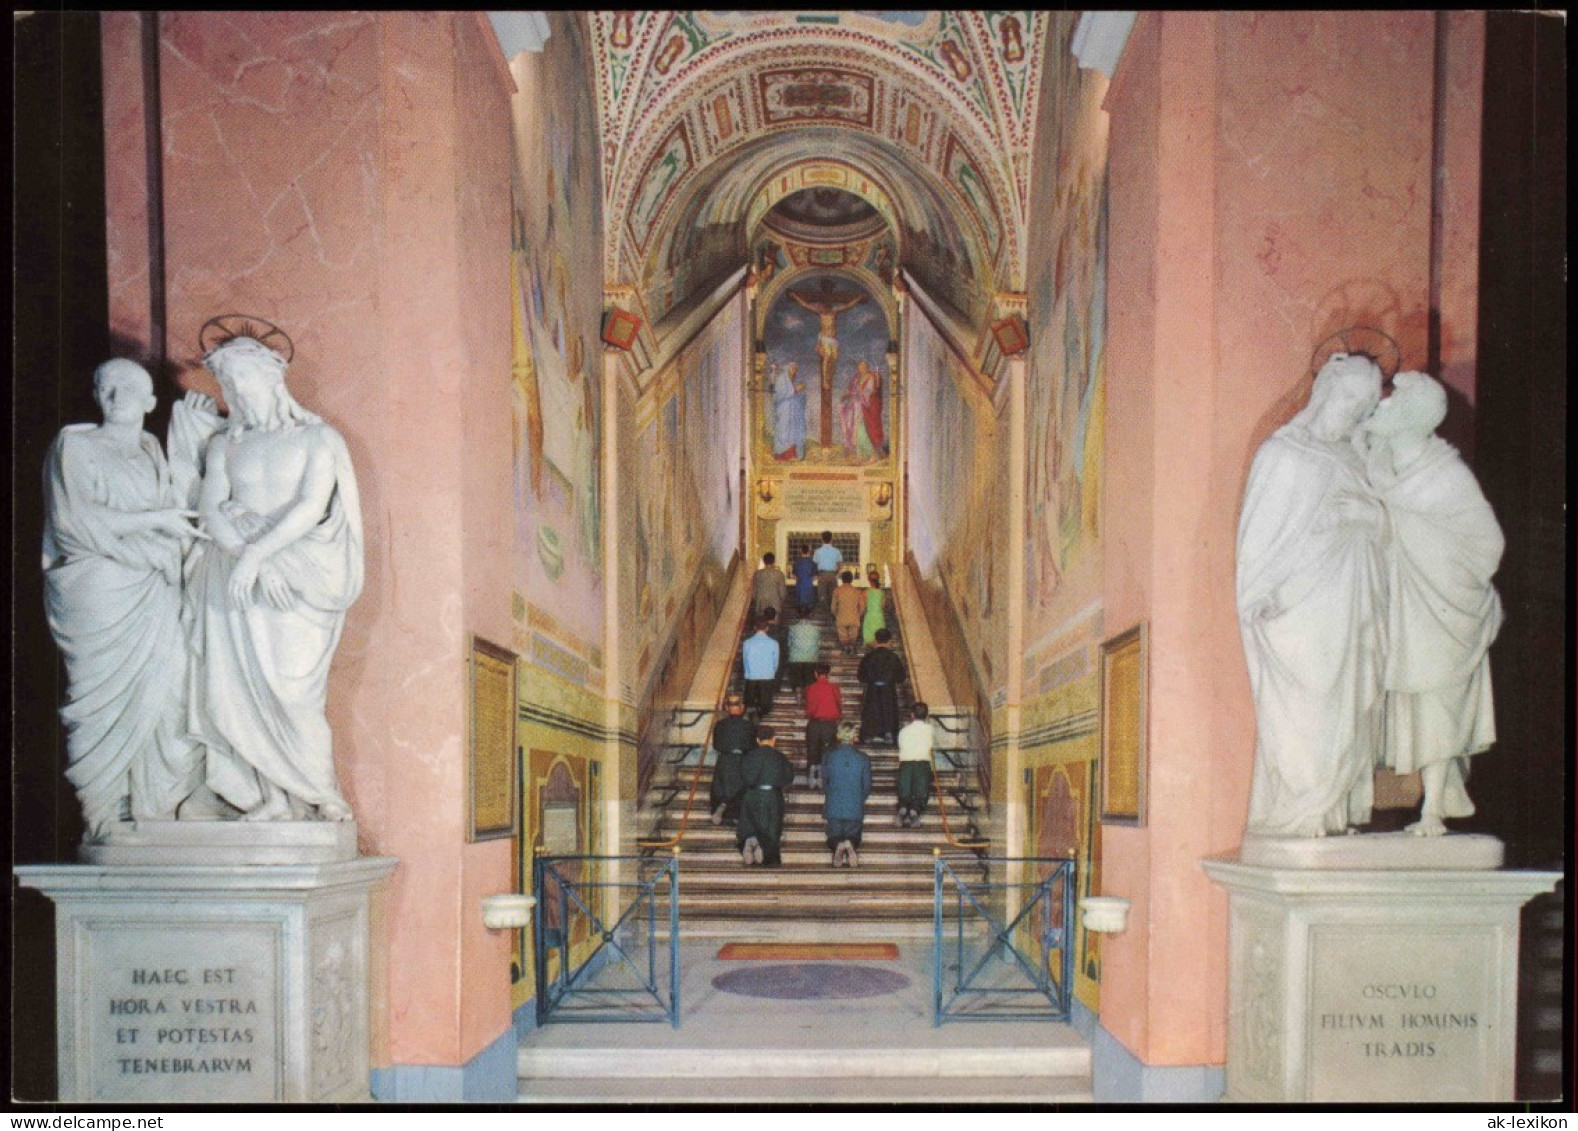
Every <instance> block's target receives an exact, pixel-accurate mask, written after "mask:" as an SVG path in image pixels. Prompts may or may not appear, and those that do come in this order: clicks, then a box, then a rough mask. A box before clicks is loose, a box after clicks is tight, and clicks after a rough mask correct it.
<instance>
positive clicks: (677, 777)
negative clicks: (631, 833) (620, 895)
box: [636, 707, 718, 852]
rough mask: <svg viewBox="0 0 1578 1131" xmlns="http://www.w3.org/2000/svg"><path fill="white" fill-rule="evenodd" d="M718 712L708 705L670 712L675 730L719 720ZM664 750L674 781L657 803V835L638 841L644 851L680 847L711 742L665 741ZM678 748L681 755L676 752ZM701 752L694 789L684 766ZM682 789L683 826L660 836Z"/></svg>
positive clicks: (694, 772) (694, 773) (654, 824)
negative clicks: (688, 783)
mask: <svg viewBox="0 0 1578 1131" xmlns="http://www.w3.org/2000/svg"><path fill="white" fill-rule="evenodd" d="M682 715H688V716H689V717H688V718H681V716H682ZM717 715H718V712H717V710H716V709H713V710H708V709H706V708H704V707H691V708H684V707H675V708H674V709H673V710H672V711H670V712H669V719H668V726H669V727H670V728H671V729H672V728H674V727H684V728H689V727H693V726H695V725H696V724H697V723H699V722H701V721H702V720H703V719H706V718H709V717H711V718H714V719H716V718H717ZM707 733H708V735H709V736H710V735H711V733H712V728H711V727H710V726H709V727H708V728H707ZM663 749H664V750H667V751H669V752H670V755H669V757H668V758H667V759H665V761H666V763H667V764H668V765H669V766H672V767H673V768H674V782H673V784H672V785H670V786H669V787H668V795H667V796H666V797H664V798H663V800H662V801H660V802H658V803H657V804H656V805H655V806H654V809H655V810H656V817H655V819H654V820H653V822H652V830H653V835H652V836H650V837H642V838H641V839H639V840H637V841H636V846H637V847H638V848H640V849H641V850H642V851H643V852H652V851H655V850H659V849H664V848H677V847H678V846H679V843H680V841H682V840H684V839H685V833H686V832H687V831H688V830H689V828H690V814H691V811H692V810H693V809H694V808H695V805H696V795H697V793H699V792H700V789H701V772H702V770H704V769H706V766H707V755H708V753H709V752H710V750H711V743H710V741H709V740H708V739H703V740H702V741H701V742H699V743H696V742H665V743H664V744H663ZM674 751H678V754H677V756H676V755H675V754H674V753H673V752H674ZM698 752H699V754H700V757H698V758H697V759H696V762H695V769H694V770H692V771H691V775H690V788H689V789H688V790H687V789H686V788H685V784H684V771H683V767H684V765H685V762H686V759H688V758H689V757H690V756H691V755H692V754H696V753H698ZM653 788H654V789H656V788H658V787H657V786H655V785H654V786H653ZM682 791H683V792H684V793H685V807H684V808H683V809H682V810H681V811H680V815H679V828H678V829H676V830H675V832H674V835H673V836H671V837H666V838H663V837H659V836H658V835H657V830H658V829H660V828H662V827H663V822H664V821H666V820H667V819H668V811H669V808H670V807H671V806H672V805H673V803H674V801H675V800H676V799H677V798H678V796H679V794H680V793H681V792H682Z"/></svg>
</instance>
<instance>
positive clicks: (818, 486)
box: [783, 476, 866, 522]
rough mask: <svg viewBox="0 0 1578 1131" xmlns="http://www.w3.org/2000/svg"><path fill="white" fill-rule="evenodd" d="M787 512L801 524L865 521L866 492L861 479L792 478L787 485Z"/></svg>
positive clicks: (785, 497)
mask: <svg viewBox="0 0 1578 1131" xmlns="http://www.w3.org/2000/svg"><path fill="white" fill-rule="evenodd" d="M783 512H784V514H786V515H787V516H789V517H790V518H791V519H794V520H796V521H798V522H863V521H865V519H866V492H865V488H864V487H863V485H862V483H861V481H860V479H859V478H858V477H855V476H851V477H849V478H848V479H833V478H831V477H829V478H827V479H809V478H800V477H791V478H790V479H788V480H787V481H785V483H784V489H783Z"/></svg>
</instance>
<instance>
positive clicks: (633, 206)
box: [589, 11, 1049, 317]
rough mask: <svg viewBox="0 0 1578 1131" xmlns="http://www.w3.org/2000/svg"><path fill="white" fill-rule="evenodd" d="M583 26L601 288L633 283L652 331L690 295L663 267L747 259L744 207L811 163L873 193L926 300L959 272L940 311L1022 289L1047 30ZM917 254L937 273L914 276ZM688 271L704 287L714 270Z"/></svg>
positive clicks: (684, 21) (955, 15)
mask: <svg viewBox="0 0 1578 1131" xmlns="http://www.w3.org/2000/svg"><path fill="white" fill-rule="evenodd" d="M589 25H590V31H591V35H590V41H591V46H592V57H593V66H594V71H595V80H596V85H597V91H598V107H597V110H598V115H599V120H600V123H601V127H602V131H601V132H602V137H603V139H604V154H603V156H604V160H603V173H604V185H603V188H604V205H605V216H606V218H607V225H606V229H605V230H606V239H605V244H604V271H605V276H606V277H607V278H608V279H609V281H610V282H614V283H621V282H623V283H635V284H636V285H637V286H639V287H640V288H641V290H642V291H643V293H644V297H645V298H647V299H648V302H649V309H650V308H656V309H651V313H652V314H653V315H654V316H655V317H661V311H662V310H663V309H667V308H668V307H670V306H672V305H675V304H678V303H680V302H682V301H683V300H684V297H685V295H684V294H683V293H681V292H683V291H684V290H685V281H684V280H680V281H678V283H679V285H677V286H676V285H675V282H674V281H667V280H662V279H660V278H659V276H661V275H663V274H666V273H667V272H668V270H669V269H670V265H672V264H676V263H682V262H689V261H690V260H691V259H692V258H693V252H695V253H702V254H703V255H704V257H706V256H712V255H724V254H727V255H734V256H736V257H737V258H736V260H735V262H741V261H743V259H744V258H745V257H746V255H748V254H749V249H748V247H747V243H748V241H749V240H750V239H751V238H752V234H753V230H754V229H755V227H756V226H757V224H756V221H757V220H758V219H759V214H758V215H757V216H753V217H751V219H750V222H749V223H747V217H746V210H747V208H750V207H752V206H753V204H754V203H755V202H756V200H757V198H758V196H759V194H760V193H761V191H762V189H763V187H764V186H765V185H766V184H767V183H768V181H769V179H770V178H773V177H777V176H780V175H781V174H783V173H784V171H785V170H787V169H790V168H792V167H794V166H796V165H798V164H804V163H806V162H807V161H810V160H813V159H815V158H819V157H820V158H824V159H825V158H829V157H837V158H839V159H840V160H842V161H844V162H847V163H848V164H849V165H851V166H852V167H853V169H854V170H855V173H856V175H863V176H865V177H869V178H870V179H871V180H873V181H874V182H876V183H877V186H878V187H879V188H880V192H881V195H882V197H883V198H885V199H886V200H888V201H891V207H892V210H893V212H894V213H895V215H893V216H891V217H890V220H892V221H894V224H893V226H894V227H895V229H897V231H898V233H899V235H900V241H899V244H900V246H899V254H900V256H901V258H902V260H903V263H904V266H905V267H906V268H909V269H911V270H912V271H914V272H915V273H916V277H917V279H918V280H920V281H921V282H922V283H923V285H924V283H925V282H926V278H925V277H926V276H937V275H940V274H942V273H943V272H944V270H946V268H944V266H943V264H944V263H945V262H946V261H947V260H948V258H949V257H951V258H952V261H953V262H952V267H951V273H952V275H953V276H954V278H953V279H951V280H950V281H949V282H948V283H947V284H946V285H943V286H941V287H940V288H939V289H941V290H943V291H944V292H947V293H944V294H942V295H940V296H939V297H942V298H943V299H944V300H945V301H948V302H949V303H950V305H952V306H954V307H955V308H956V309H957V310H958V311H959V312H960V313H961V314H963V315H965V316H966V317H972V316H973V315H975V314H976V313H977V312H978V311H979V310H980V309H984V307H985V305H986V304H987V301H988V300H989V298H990V295H991V293H992V292H994V291H996V290H1020V289H1023V278H1022V276H1023V273H1024V254H1025V247H1026V242H1027V241H1026V239H1025V232H1024V228H1025V200H1026V189H1027V184H1028V174H1029V167H1028V155H1029V151H1030V141H1031V138H1030V133H1031V132H1032V128H1033V115H1034V108H1035V106H1036V94H1037V86H1038V83H1039V80H1040V68H1041V62H1042V59H1043V57H1044V53H1045V39H1046V35H1047V31H1048V26H1049V17H1048V16H1046V15H1045V14H1044V13H1041V12H1037V11H1022V12H1008V11H1004V12H976V11H968V12H952V11H949V12H941V11H928V12H921V11H855V12H760V11H686V12H628V11H627V12H594V13H591V14H590V16H589ZM859 195H862V196H864V194H859ZM864 199H866V200H867V202H868V203H873V204H874V203H875V202H874V201H873V198H872V197H871V196H864ZM939 221H940V222H941V224H942V226H944V227H945V228H946V229H947V230H938V224H939ZM731 225H732V226H734V227H735V229H736V234H735V235H734V236H732V237H728V238H726V237H725V235H724V234H723V230H724V229H727V228H728V227H729V226H731ZM720 226H721V227H720ZM910 234H918V235H920V237H921V238H919V239H917V240H909V239H907V238H905V237H906V236H907V235H910ZM731 239H732V247H731V246H730V244H731ZM698 242H699V245H705V246H694V247H693V246H692V245H693V244H698ZM912 249H914V251H915V252H916V253H919V252H921V251H923V250H935V251H937V252H938V256H937V263H936V264H935V265H932V264H926V265H919V264H912V262H911V254H912ZM917 266H919V267H920V270H916V267H917ZM928 268H929V269H928ZM688 273H689V274H691V275H693V276H694V278H693V279H692V280H690V281H691V282H693V283H697V284H699V283H700V282H701V281H702V280H703V279H706V278H711V277H712V276H714V275H715V274H716V270H714V268H713V266H712V265H710V264H706V265H700V267H699V269H696V270H692V271H690V272H688ZM960 277H963V278H964V279H966V280H967V281H966V282H965V283H964V284H962V285H961V283H960V282H959V278H960ZM654 286H660V287H662V288H663V289H664V290H665V291H666V292H667V293H666V295H665V296H663V297H662V298H661V299H659V296H657V295H656V294H655V293H654V292H653V288H654ZM966 288H968V289H971V290H972V291H973V293H972V294H969V295H966V294H964V293H962V292H963V291H964V290H965V289H966ZM653 299H659V300H658V301H656V302H652V301H651V300H653Z"/></svg>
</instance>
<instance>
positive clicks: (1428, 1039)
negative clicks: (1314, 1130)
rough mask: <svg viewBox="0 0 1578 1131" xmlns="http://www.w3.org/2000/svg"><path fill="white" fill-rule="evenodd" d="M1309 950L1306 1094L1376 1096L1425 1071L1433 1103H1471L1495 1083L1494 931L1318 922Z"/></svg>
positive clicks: (1498, 1037) (1384, 1096) (1504, 1038)
mask: <svg viewBox="0 0 1578 1131" xmlns="http://www.w3.org/2000/svg"><path fill="white" fill-rule="evenodd" d="M1311 955H1312V957H1313V959H1314V964H1313V977H1312V978H1311V980H1310V1003H1311V1005H1310V1010H1311V1018H1310V1020H1311V1025H1310V1050H1309V1055H1310V1091H1311V1093H1312V1094H1313V1095H1317V1096H1339V1095H1340V1096H1342V1097H1344V1098H1345V1099H1351V1100H1354V1101H1376V1102H1385V1101H1387V1100H1391V1099H1394V1098H1396V1097H1398V1096H1401V1095H1406V1094H1410V1093H1412V1092H1413V1091H1415V1090H1416V1088H1417V1082H1418V1081H1419V1080H1420V1079H1421V1077H1429V1078H1431V1079H1433V1080H1434V1081H1435V1082H1434V1084H1433V1087H1434V1088H1436V1089H1438V1090H1437V1092H1436V1094H1435V1097H1434V1098H1436V1099H1438V1100H1440V1101H1441V1102H1442V1103H1473V1102H1475V1101H1477V1100H1484V1099H1485V1098H1486V1097H1488V1096H1491V1095H1493V1094H1494V1093H1495V1092H1496V1090H1497V1089H1498V1088H1499V1086H1500V1081H1499V1080H1497V1078H1496V1068H1497V1065H1498V1050H1499V1049H1500V1048H1501V1046H1503V1045H1506V1046H1508V1047H1510V1046H1511V1044H1512V1041H1513V1038H1514V1036H1515V1034H1514V1033H1513V1032H1502V1031H1501V1015H1502V1013H1504V1010H1502V1009H1499V1008H1495V1006H1496V1005H1498V1004H1499V1003H1498V995H1499V994H1500V990H1501V986H1500V980H1499V975H1498V973H1497V970H1498V966H1499V963H1500V960H1501V959H1502V957H1503V956H1502V955H1501V953H1500V947H1499V946H1497V945H1496V939H1495V938H1494V937H1487V936H1486V934H1485V932H1483V931H1473V930H1463V929H1461V928H1459V929H1451V928H1443V929H1441V930H1438V931H1433V932H1431V933H1430V935H1429V937H1421V935H1420V932H1419V931H1418V930H1416V929H1402V930H1393V929H1387V928H1385V927H1372V928H1370V929H1369V930H1367V931H1365V932H1364V933H1363V934H1362V935H1360V936H1357V937H1356V936H1355V935H1354V933H1353V931H1352V930H1351V929H1341V928H1336V927H1318V928H1316V929H1315V930H1314V931H1313V932H1312V938H1311ZM1512 957H1513V960H1514V961H1516V953H1514V955H1513V956H1512ZM1487 1004H1489V1005H1491V1006H1492V1008H1491V1009H1489V1010H1487V1008H1486V1006H1487ZM1444 1066H1450V1067H1449V1070H1448V1071H1446V1072H1444V1073H1443V1072H1440V1071H1439V1070H1440V1069H1441V1068H1442V1067H1444Z"/></svg>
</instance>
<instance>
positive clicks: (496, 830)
mask: <svg viewBox="0 0 1578 1131" xmlns="http://www.w3.org/2000/svg"><path fill="white" fill-rule="evenodd" d="M470 667H471V757H470V773H469V775H468V781H469V795H470V806H469V808H470V813H471V820H470V823H469V830H468V836H469V839H471V840H473V841H478V840H494V839H497V838H499V837H508V836H514V835H515V833H516V831H517V829H518V828H519V827H520V826H519V818H520V814H519V811H518V807H517V805H516V794H517V793H518V792H519V791H518V790H517V789H516V788H515V761H516V759H515V715H516V706H515V653H514V652H511V651H510V650H509V649H508V648H501V647H499V646H498V645H497V644H491V643H489V642H488V641H486V640H483V639H482V638H481V637H473V638H472V642H471V664H470Z"/></svg>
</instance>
